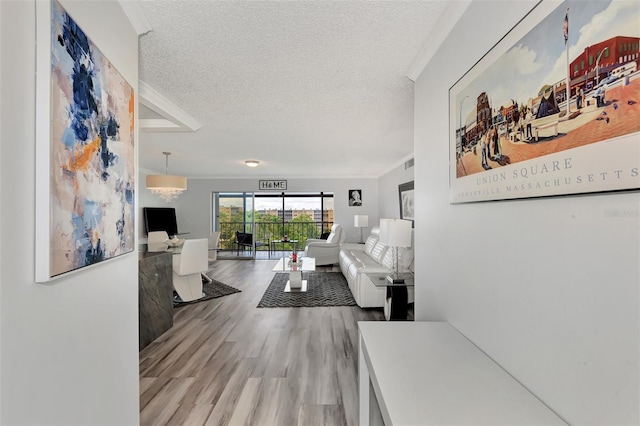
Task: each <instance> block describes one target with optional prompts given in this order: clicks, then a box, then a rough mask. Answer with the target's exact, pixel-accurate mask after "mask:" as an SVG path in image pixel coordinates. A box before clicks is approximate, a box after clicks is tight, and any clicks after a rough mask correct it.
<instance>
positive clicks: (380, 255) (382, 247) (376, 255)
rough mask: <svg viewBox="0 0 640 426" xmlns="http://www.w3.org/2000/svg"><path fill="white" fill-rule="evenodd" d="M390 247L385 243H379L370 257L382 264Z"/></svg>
mask: <svg viewBox="0 0 640 426" xmlns="http://www.w3.org/2000/svg"><path fill="white" fill-rule="evenodd" d="M388 247H389V246H388V245H386V244H385V243H383V242H381V241H378V242H377V243H376V245H375V246H374V247H373V250H371V254H369V256H370V257H371V258H372V259H373V260H374V261H376V262H378V263H382V259H384V255H385V254H386V253H387V248H388Z"/></svg>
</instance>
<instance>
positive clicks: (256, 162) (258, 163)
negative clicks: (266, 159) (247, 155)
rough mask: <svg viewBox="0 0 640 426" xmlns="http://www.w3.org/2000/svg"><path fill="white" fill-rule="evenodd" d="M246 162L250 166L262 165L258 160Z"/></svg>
mask: <svg viewBox="0 0 640 426" xmlns="http://www.w3.org/2000/svg"><path fill="white" fill-rule="evenodd" d="M244 163H245V164H246V165H247V166H249V167H258V166H259V165H260V162H259V161H258V160H245V161H244Z"/></svg>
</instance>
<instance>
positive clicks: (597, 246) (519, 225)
mask: <svg viewBox="0 0 640 426" xmlns="http://www.w3.org/2000/svg"><path fill="white" fill-rule="evenodd" d="M535 3H536V2H535V1H527V2H524V1H523V2H504V1H483V2H472V3H471V6H470V7H469V9H468V10H467V12H466V13H465V14H464V16H463V17H462V19H461V20H460V21H459V22H458V24H457V25H456V27H455V28H454V30H453V31H452V33H451V35H449V37H448V38H447V39H446V40H445V42H444V43H443V45H442V46H441V48H440V49H439V50H438V52H437V53H436V55H435V56H434V57H433V59H432V60H431V61H430V63H429V64H428V65H427V67H426V68H425V70H424V71H423V73H422V75H421V76H420V77H419V79H418V80H417V82H416V86H415V99H416V103H415V156H416V164H417V165H419V166H418V167H416V169H415V178H416V180H415V183H416V190H417V194H416V197H417V198H416V211H418V212H420V214H419V216H418V217H417V220H416V260H417V261H416V276H418V277H419V280H420V281H421V282H422V284H424V285H419V286H416V294H415V295H416V304H415V309H416V318H417V319H418V320H446V321H449V322H451V323H452V324H453V325H454V326H455V327H456V328H458V329H459V330H460V331H461V332H462V333H463V334H465V335H466V336H467V337H468V338H469V339H470V340H471V341H473V342H474V343H475V344H477V345H478V346H479V347H480V348H481V349H482V350H483V351H485V352H486V353H487V354H488V355H489V356H490V357H492V358H493V359H494V360H495V361H497V362H498V363H499V364H500V365H501V366H502V367H504V368H505V369H506V370H507V371H508V372H510V373H511V374H512V375H513V376H514V377H515V378H516V379H517V380H519V381H520V382H521V383H522V384H523V385H524V386H526V387H527V388H528V389H530V390H531V391H532V392H533V393H534V394H535V395H537V396H538V397H539V398H540V399H541V400H542V401H543V402H545V403H546V404H548V406H549V407H551V409H553V410H554V411H555V412H556V413H558V414H559V415H560V416H561V417H563V418H564V419H565V420H566V421H568V422H569V423H570V424H592V425H627V424H636V425H637V424H638V423H639V422H640V419H639V415H638V404H639V402H638V401H639V396H640V395H639V393H638V378H639V369H638V359H639V343H640V342H639V339H638V337H639V332H640V330H639V324H640V321H639V320H640V317H639V307H638V304H639V291H638V285H639V283H640V269H639V266H638V265H639V259H640V220H639V215H638V212H639V205H640V195H639V193H638V192H631V193H616V194H612V193H610V194H599V195H586V196H566V197H555V198H547V199H528V200H518V201H501V202H486V203H474V204H459V205H451V204H449V201H448V200H449V194H448V192H449V179H448V173H449V171H448V167H449V151H448V144H449V137H448V125H449V117H448V89H449V87H451V86H452V85H453V84H454V83H455V81H456V80H457V79H458V78H459V77H461V76H462V74H463V73H464V72H465V71H466V70H468V69H469V68H471V67H472V66H473V64H474V63H475V62H476V61H477V60H478V59H480V57H481V56H482V55H483V54H484V53H485V52H487V51H488V50H489V49H491V47H492V46H493V45H494V44H495V43H496V42H497V41H498V40H499V39H500V37H501V36H502V35H504V34H505V33H506V32H507V31H509V29H510V28H511V27H512V26H513V25H515V24H516V22H517V21H518V20H519V19H521V18H522V17H523V16H524V15H525V14H526V13H527V11H528V10H530V8H531V7H533V5H534V4H535ZM487 23H490V25H487ZM558 37H561V27H560V26H558ZM611 210H618V211H626V212H630V214H628V215H624V216H621V217H608V216H610V215H607V211H611Z"/></svg>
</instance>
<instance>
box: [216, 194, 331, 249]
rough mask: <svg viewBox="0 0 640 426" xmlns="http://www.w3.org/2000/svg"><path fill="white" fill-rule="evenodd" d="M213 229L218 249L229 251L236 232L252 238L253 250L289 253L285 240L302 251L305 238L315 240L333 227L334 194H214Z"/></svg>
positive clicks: (234, 244)
mask: <svg viewBox="0 0 640 426" xmlns="http://www.w3.org/2000/svg"><path fill="white" fill-rule="evenodd" d="M213 200H214V206H213V211H214V212H215V215H214V218H213V219H214V220H213V228H214V229H215V230H219V231H220V248H221V249H222V250H227V251H232V250H236V251H237V249H238V247H237V246H236V232H245V233H250V234H252V235H253V239H254V240H255V243H256V250H258V251H267V250H271V249H272V248H273V249H282V250H285V249H289V250H291V249H292V247H285V246H284V245H282V243H279V244H280V245H277V246H274V242H280V241H282V240H283V239H284V237H285V236H286V237H287V239H288V240H289V241H296V242H297V243H296V245H297V247H302V248H304V245H305V243H306V241H307V239H308V238H318V237H320V236H321V235H322V234H323V233H325V232H329V230H330V229H331V226H332V225H333V194H332V193H325V192H319V193H318V192H316V193H264V192H261V193H255V194H254V193H214V197H213Z"/></svg>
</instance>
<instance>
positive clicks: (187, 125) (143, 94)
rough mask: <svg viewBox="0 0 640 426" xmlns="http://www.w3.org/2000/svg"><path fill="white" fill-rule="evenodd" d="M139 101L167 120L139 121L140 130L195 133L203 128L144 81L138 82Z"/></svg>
mask: <svg viewBox="0 0 640 426" xmlns="http://www.w3.org/2000/svg"><path fill="white" fill-rule="evenodd" d="M138 101H139V102H140V103H141V104H142V105H144V106H146V107H147V108H149V109H150V110H152V111H154V112H155V113H157V114H160V115H161V116H162V117H164V118H165V120H163V119H141V120H139V124H140V130H146V131H150V130H156V131H192V132H195V131H196V130H198V129H199V128H200V127H202V124H200V122H199V121H198V120H196V119H195V118H193V117H192V116H191V115H189V114H187V113H186V112H185V111H183V110H182V109H180V108H178V106H176V105H175V104H174V103H173V102H171V101H170V100H168V99H167V98H165V97H164V96H162V95H161V94H160V93H158V92H157V91H156V90H154V89H153V88H152V87H151V86H149V85H148V84H147V83H145V82H144V81H142V80H138ZM154 126H155V127H154Z"/></svg>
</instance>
